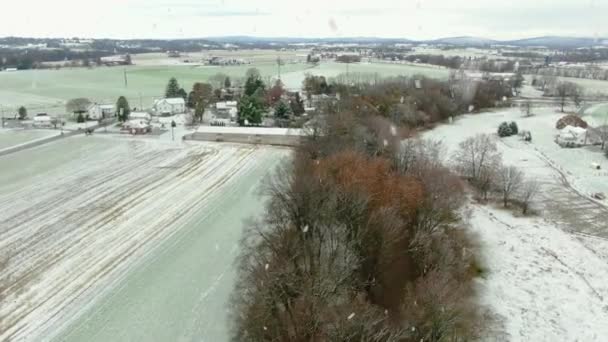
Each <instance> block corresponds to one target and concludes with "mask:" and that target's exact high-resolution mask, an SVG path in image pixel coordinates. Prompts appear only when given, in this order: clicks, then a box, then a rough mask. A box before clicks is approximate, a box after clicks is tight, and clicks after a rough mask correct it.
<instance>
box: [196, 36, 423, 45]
mask: <svg viewBox="0 0 608 342" xmlns="http://www.w3.org/2000/svg"><path fill="white" fill-rule="evenodd" d="M205 39H206V40H209V41H212V42H216V43H231V44H259V43H262V44H269V43H277V44H324V43H325V44H353V43H359V44H382V43H383V44H398V43H404V44H405V43H412V42H414V41H412V40H409V39H401V38H375V37H344V38H340V37H337V38H296V37H251V36H228V37H209V38H205Z"/></svg>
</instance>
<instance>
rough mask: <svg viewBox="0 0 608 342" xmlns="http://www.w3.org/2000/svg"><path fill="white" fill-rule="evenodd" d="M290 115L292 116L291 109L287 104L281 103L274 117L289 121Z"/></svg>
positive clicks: (275, 110)
mask: <svg viewBox="0 0 608 342" xmlns="http://www.w3.org/2000/svg"><path fill="white" fill-rule="evenodd" d="M289 114H291V108H289V106H287V104H286V103H285V102H283V101H279V102H278V103H277V106H276V107H275V108H274V116H275V117H276V118H277V119H287V117H288V116H289Z"/></svg>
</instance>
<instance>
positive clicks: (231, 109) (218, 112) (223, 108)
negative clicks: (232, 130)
mask: <svg viewBox="0 0 608 342" xmlns="http://www.w3.org/2000/svg"><path fill="white" fill-rule="evenodd" d="M237 106H238V103H237V102H236V101H225V102H218V103H216V104H215V116H216V118H219V119H230V120H232V121H234V120H236V117H237V114H238V108H237Z"/></svg>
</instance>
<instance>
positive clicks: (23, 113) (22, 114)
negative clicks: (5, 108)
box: [19, 106, 27, 120]
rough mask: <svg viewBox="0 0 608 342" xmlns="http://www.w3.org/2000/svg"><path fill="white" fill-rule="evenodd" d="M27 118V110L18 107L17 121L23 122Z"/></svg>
mask: <svg viewBox="0 0 608 342" xmlns="http://www.w3.org/2000/svg"><path fill="white" fill-rule="evenodd" d="M26 117H27V109H25V107H23V106H21V107H19V120H24V119H25V118H26Z"/></svg>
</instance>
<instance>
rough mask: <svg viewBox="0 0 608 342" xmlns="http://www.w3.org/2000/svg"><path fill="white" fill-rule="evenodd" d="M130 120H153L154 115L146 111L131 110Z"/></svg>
mask: <svg viewBox="0 0 608 342" xmlns="http://www.w3.org/2000/svg"><path fill="white" fill-rule="evenodd" d="M129 120H138V121H142V120H143V121H146V122H150V121H151V120H152V116H151V115H150V114H148V113H146V112H131V114H129Z"/></svg>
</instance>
